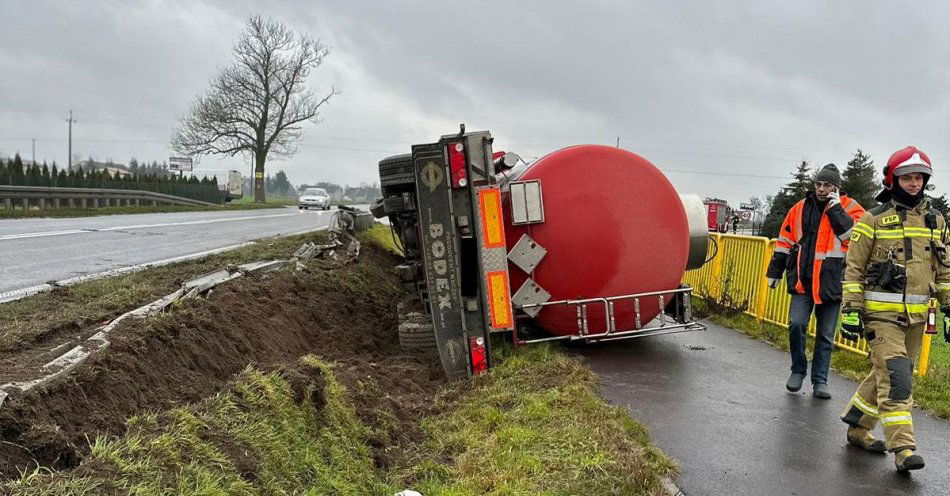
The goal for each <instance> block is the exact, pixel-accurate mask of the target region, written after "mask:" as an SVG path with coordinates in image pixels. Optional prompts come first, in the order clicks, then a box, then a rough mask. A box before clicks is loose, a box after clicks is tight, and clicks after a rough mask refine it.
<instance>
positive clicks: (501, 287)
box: [486, 270, 512, 329]
mask: <svg viewBox="0 0 950 496" xmlns="http://www.w3.org/2000/svg"><path fill="white" fill-rule="evenodd" d="M486 283H487V284H486V286H487V287H488V316H489V318H490V319H491V326H492V327H493V328H494V329H512V322H511V294H510V293H509V290H508V272H506V271H503V270H499V271H496V272H489V273H488V277H487V281H486Z"/></svg>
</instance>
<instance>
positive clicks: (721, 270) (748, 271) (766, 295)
mask: <svg viewBox="0 0 950 496" xmlns="http://www.w3.org/2000/svg"><path fill="white" fill-rule="evenodd" d="M709 236H710V238H712V241H713V243H710V244H709V249H708V253H707V256H706V259H707V260H708V259H709V258H710V257H713V258H712V260H711V261H710V262H709V263H707V264H706V265H704V266H703V267H702V268H700V269H696V270H690V271H687V272H686V274H685V276H684V277H683V283H684V284H689V285H690V286H692V287H693V295H694V296H698V297H701V298H708V299H712V300H714V301H723V296H724V293H725V294H726V295H728V296H729V300H730V301H731V302H733V303H734V304H735V305H736V306H737V307H738V308H742V309H743V312H744V313H746V314H748V315H751V316H753V317H755V318H757V319H759V320H760V321H764V322H769V323H772V324H777V325H780V326H782V327H788V305H789V303H790V302H791V295H789V294H788V291H786V289H785V288H786V287H787V286H786V284H785V280H784V277H783V280H782V282H781V283H780V284H779V286H778V287H777V288H775V289H773V290H770V289H769V287H768V281H766V279H765V272H766V270H768V267H769V261H770V260H771V259H772V252H773V250H774V249H775V240H774V239H769V238H765V237H760V236H744V235H736V234H719V233H709ZM717 249H718V252H717ZM808 334H809V335H810V336H813V337H814V336H815V317H814V315H812V318H811V321H810V322H809V323H808ZM930 341H931V336H929V335H925V336H924V340H923V343H922V345H921V350H920V360H919V361H918V364H917V374H918V375H922V376H923V375H927V367H928V365H929V361H930V344H931V342H930ZM835 346H837V347H838V348H841V349H843V350H847V351H850V352H852V353H857V354H859V355H863V356H867V354H868V344H867V341H865V340H864V339H861V340H858V341H850V340H847V339H844V338H843V337H842V336H841V333H837V334H836V335H835Z"/></svg>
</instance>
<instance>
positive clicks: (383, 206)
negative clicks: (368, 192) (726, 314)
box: [371, 125, 709, 379]
mask: <svg viewBox="0 0 950 496" xmlns="http://www.w3.org/2000/svg"><path fill="white" fill-rule="evenodd" d="M492 142H493V138H492V136H491V133H490V132H488V131H478V132H466V131H465V127H464V125H462V126H461V128H460V130H459V132H458V133H454V134H448V135H445V136H442V137H441V138H440V139H439V140H438V141H436V142H433V143H425V144H418V145H413V146H412V147H411V153H408V154H404V155H396V156H392V157H387V158H385V159H383V160H381V161H380V162H379V172H380V184H381V189H382V197H381V198H380V199H379V200H378V201H377V202H376V203H375V204H374V205H373V206H372V208H371V210H372V212H373V215H374V216H375V217H376V218H380V219H381V218H388V221H389V224H390V226H391V228H392V232H393V237H394V239H395V240H397V241H398V243H399V245H400V246H401V247H402V250H403V256H404V260H403V261H402V263H401V264H400V265H399V266H397V267H396V269H395V270H396V273H397V275H398V277H399V278H400V279H401V281H402V282H403V283H404V284H405V285H406V286H407V287H410V288H412V289H413V290H414V294H416V295H417V301H418V302H421V305H420V307H421V308H422V311H421V312H416V316H417V317H420V316H421V318H420V319H419V321H417V322H415V323H411V324H407V325H406V326H403V325H402V324H400V333H401V335H400V337H401V338H402V337H403V330H404V329H406V330H407V331H406V338H407V339H410V340H411V339H414V340H416V342H418V340H420V338H421V339H422V340H423V341H424V340H425V339H429V340H431V341H433V342H434V344H435V346H436V347H437V348H438V350H439V355H440V357H441V359H442V364H443V368H444V369H445V373H446V375H447V376H448V377H449V378H450V379H457V378H463V377H470V376H472V375H474V374H478V373H481V372H483V371H485V370H487V369H488V368H489V367H491V365H492V353H491V342H492V339H491V338H492V337H495V336H500V337H502V338H505V339H508V338H510V339H511V340H512V341H513V342H514V343H515V345H516V346H520V345H525V344H529V343H536V342H542V341H554V340H565V341H587V342H596V341H610V340H616V339H627V338H634V337H641V336H653V335H658V334H668V333H675V332H684V331H693V330H701V329H704V328H705V327H704V326H703V325H702V324H701V323H699V322H696V321H694V320H693V318H692V312H691V308H690V299H689V295H690V291H691V288H690V287H688V286H684V285H682V284H681V280H682V276H683V272H684V271H685V270H688V269H695V268H699V267H701V266H702V265H703V264H704V263H705V262H706V255H707V245H708V242H709V239H708V231H707V223H706V221H707V218H706V209H705V208H704V205H703V201H702V200H701V199H700V198H699V197H698V196H696V195H682V196H681V195H679V194H677V192H676V191H675V189H674V188H673V186H672V185H671V184H670V182H669V180H668V179H667V178H666V177H665V176H664V175H663V174H662V173H661V172H660V171H659V170H658V169H657V168H656V167H655V166H654V165H653V164H651V163H650V162H649V161H647V160H646V159H644V158H643V157H640V156H639V155H636V154H634V153H631V152H629V151H626V150H622V149H619V148H614V147H607V146H600V145H580V146H574V147H569V148H565V149H562V150H558V151H556V152H553V153H551V154H549V155H547V156H545V157H543V158H541V159H539V160H537V161H535V162H533V163H530V164H529V163H527V162H525V161H524V160H522V159H521V158H520V157H519V156H518V155H516V154H514V153H506V152H501V151H498V152H496V151H494V150H493V148H492Z"/></svg>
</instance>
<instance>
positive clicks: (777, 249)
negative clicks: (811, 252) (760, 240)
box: [775, 246, 792, 253]
mask: <svg viewBox="0 0 950 496" xmlns="http://www.w3.org/2000/svg"><path fill="white" fill-rule="evenodd" d="M791 252H792V250H790V249H788V248H785V247H784V246H776V247H775V253H791Z"/></svg>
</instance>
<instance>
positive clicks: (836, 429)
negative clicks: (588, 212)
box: [582, 324, 950, 496]
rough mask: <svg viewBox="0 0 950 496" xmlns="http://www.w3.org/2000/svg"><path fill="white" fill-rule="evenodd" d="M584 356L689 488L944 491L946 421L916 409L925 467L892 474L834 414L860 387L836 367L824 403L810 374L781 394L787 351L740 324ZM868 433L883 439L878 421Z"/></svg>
mask: <svg viewBox="0 0 950 496" xmlns="http://www.w3.org/2000/svg"><path fill="white" fill-rule="evenodd" d="M582 353H583V354H584V355H585V356H587V357H588V358H589V360H590V363H591V366H592V368H593V369H594V371H595V372H597V373H598V374H600V376H601V378H602V383H603V392H604V395H605V396H606V397H607V399H608V400H610V402H611V403H613V404H615V405H618V406H624V407H626V408H628V409H629V410H630V412H631V414H632V415H633V416H634V417H635V418H638V419H640V420H642V421H643V422H644V423H645V424H646V425H647V427H648V428H649V430H650V434H651V436H652V438H653V440H654V442H655V443H656V444H657V445H658V446H659V447H660V448H661V449H662V450H663V451H664V452H666V453H667V454H668V455H669V456H671V457H673V458H674V459H676V461H677V462H678V463H679V465H680V468H681V475H680V476H679V477H678V478H677V479H676V484H677V485H678V486H679V487H680V489H681V490H682V491H683V492H684V493H685V494H686V495H687V496H698V495H737V496H738V495H750V496H751V495H755V496H763V495H770V496H772V495H774V496H779V495H802V496H818V495H834V496H851V495H854V496H873V495H907V496H910V495H927V496H947V495H950V422H947V421H943V420H940V419H938V418H935V417H933V416H932V415H930V414H928V413H926V412H923V411H920V410H916V409H915V410H914V411H913V415H914V427H915V432H916V434H917V443H918V451H917V452H918V453H919V454H921V455H923V457H924V459H925V461H926V462H927V466H926V467H925V468H924V469H923V470H920V471H917V472H913V473H911V474H910V475H909V476H908V475H900V474H898V473H897V472H896V471H895V470H894V465H893V455H891V454H887V455H886V456H884V455H874V454H871V453H866V452H864V451H863V450H860V449H857V448H854V447H852V446H849V445H848V444H847V443H846V442H845V430H846V425H845V424H843V423H842V422H841V421H840V420H839V419H838V415H839V414H840V413H841V411H843V410H844V407H845V405H846V404H847V402H848V401H849V400H850V398H851V395H852V394H853V393H854V390H855V388H856V387H857V384H856V383H854V382H852V381H850V380H848V379H845V378H843V377H841V376H839V375H837V374H835V373H832V374H831V377H829V387H830V389H831V393H832V395H833V398H832V399H831V400H828V401H821V400H818V399H815V398H813V397H812V396H811V386H810V383H808V382H807V380H806V385H805V387H803V388H802V391H800V392H799V393H796V394H789V393H787V392H786V391H785V380H786V379H787V378H788V373H789V363H790V362H789V358H788V355H787V354H786V353H785V352H782V351H781V350H778V349H775V348H773V347H771V346H769V345H767V344H765V343H762V342H759V341H755V340H752V339H749V338H747V337H745V336H743V335H742V334H740V333H738V332H736V331H733V330H730V329H726V328H722V327H719V326H715V325H712V324H710V329H709V330H708V331H706V332H689V333H683V334H675V335H670V336H658V337H649V338H643V339H639V340H631V341H626V342H623V341H621V342H614V343H609V344H608V343H604V344H601V345H593V346H590V347H587V348H584V349H583V351H582ZM836 353H838V352H837V351H836ZM875 435H876V436H877V437H879V438H881V437H883V433H882V432H881V431H880V427H878V430H877V431H876V432H875Z"/></svg>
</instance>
